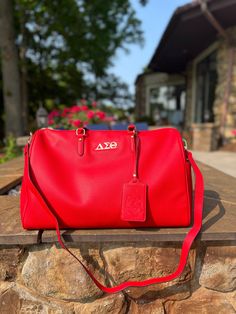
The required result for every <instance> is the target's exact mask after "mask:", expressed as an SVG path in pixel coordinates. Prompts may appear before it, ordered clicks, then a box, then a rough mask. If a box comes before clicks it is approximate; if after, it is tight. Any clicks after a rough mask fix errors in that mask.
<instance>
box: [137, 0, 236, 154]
mask: <svg viewBox="0 0 236 314" xmlns="http://www.w3.org/2000/svg"><path fill="white" fill-rule="evenodd" d="M135 84H136V107H135V110H136V117H137V118H142V117H147V118H152V119H153V120H154V121H155V122H156V123H157V124H159V123H160V121H161V123H162V124H172V125H175V126H177V127H179V128H181V129H182V130H184V132H185V134H186V133H187V134H188V136H189V137H191V139H192V146H193V148H194V149H199V150H213V149H216V148H217V147H218V145H219V144H220V143H222V142H223V143H225V142H226V141H227V140H228V139H231V138H232V137H233V133H232V130H233V129H236V0H208V1H204V0H198V1H193V2H191V3H189V4H187V5H184V6H182V7H179V8H177V10H176V11H175V12H174V14H173V16H172V18H171V20H170V21H169V24H168V25H167V27H166V29H165V31H164V33H163V36H162V38H161V40H160V42H159V44H158V46H157V48H156V50H155V52H154V54H153V57H152V58H151V60H150V62H149V64H148V67H147V70H146V71H145V73H142V74H140V75H138V77H137V79H136V82H135ZM163 119H164V120H163ZM163 121H164V123H163Z"/></svg>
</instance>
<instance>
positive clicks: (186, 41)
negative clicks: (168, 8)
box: [148, 0, 236, 73]
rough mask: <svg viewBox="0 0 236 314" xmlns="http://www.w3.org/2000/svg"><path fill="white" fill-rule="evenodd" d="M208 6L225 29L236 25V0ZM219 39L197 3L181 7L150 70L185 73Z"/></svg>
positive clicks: (217, 1) (210, 2) (211, 1)
mask: <svg viewBox="0 0 236 314" xmlns="http://www.w3.org/2000/svg"><path fill="white" fill-rule="evenodd" d="M207 6H208V9H209V11H210V12H211V13H212V14H213V16H214V17H215V18H216V20H217V21H218V22H219V23H220V25H221V26H222V27H223V28H224V29H226V28H229V27H231V26H234V25H236V0H208V1H207ZM218 36H219V34H218V32H217V30H216V29H215V28H214V27H213V25H212V24H211V23H210V21H209V20H208V19H207V17H206V16H205V15H204V14H203V12H202V10H201V6H200V5H199V3H198V2H197V1H195V2H192V3H190V4H187V5H184V6H182V7H179V8H177V10H176V11H175V12H174V14H173V16H172V18H171V20H170V22H169V24H168V25H167V28H166V30H165V32H164V34H163V36H162V38H161V40H160V43H159V45H158V46H157V48H156V51H155V53H154V55H153V57H152V59H151V61H150V63H149V65H148V68H149V69H150V70H152V71H155V72H156V71H158V72H167V73H178V72H183V71H184V70H185V68H186V64H187V63H188V62H189V61H191V60H193V59H194V58H195V57H196V56H197V55H198V54H200V53H201V52H202V51H203V50H205V49H206V48H207V47H208V46H209V45H211V44H212V43H213V42H214V41H216V40H217V39H218Z"/></svg>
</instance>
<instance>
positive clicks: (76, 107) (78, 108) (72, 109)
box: [70, 106, 80, 113]
mask: <svg viewBox="0 0 236 314" xmlns="http://www.w3.org/2000/svg"><path fill="white" fill-rule="evenodd" d="M79 111H80V107H79V106H73V107H71V108H70V112H72V113H77V112H79Z"/></svg>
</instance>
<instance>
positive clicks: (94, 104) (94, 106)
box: [91, 100, 97, 108]
mask: <svg viewBox="0 0 236 314" xmlns="http://www.w3.org/2000/svg"><path fill="white" fill-rule="evenodd" d="M91 105H92V107H93V108H96V107H97V102H96V101H95V100H94V101H93V102H92V103H91Z"/></svg>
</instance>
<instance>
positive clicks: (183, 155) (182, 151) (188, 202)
mask: <svg viewBox="0 0 236 314" xmlns="http://www.w3.org/2000/svg"><path fill="white" fill-rule="evenodd" d="M178 143H179V147H180V152H181V153H180V154H181V156H182V160H183V167H184V173H185V189H186V192H187V197H186V200H187V204H188V221H189V222H190V223H191V214H190V211H191V207H190V199H189V187H188V180H187V167H186V158H185V154H184V148H183V145H182V139H181V136H180V134H178ZM190 171H191V168H190Z"/></svg>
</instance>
